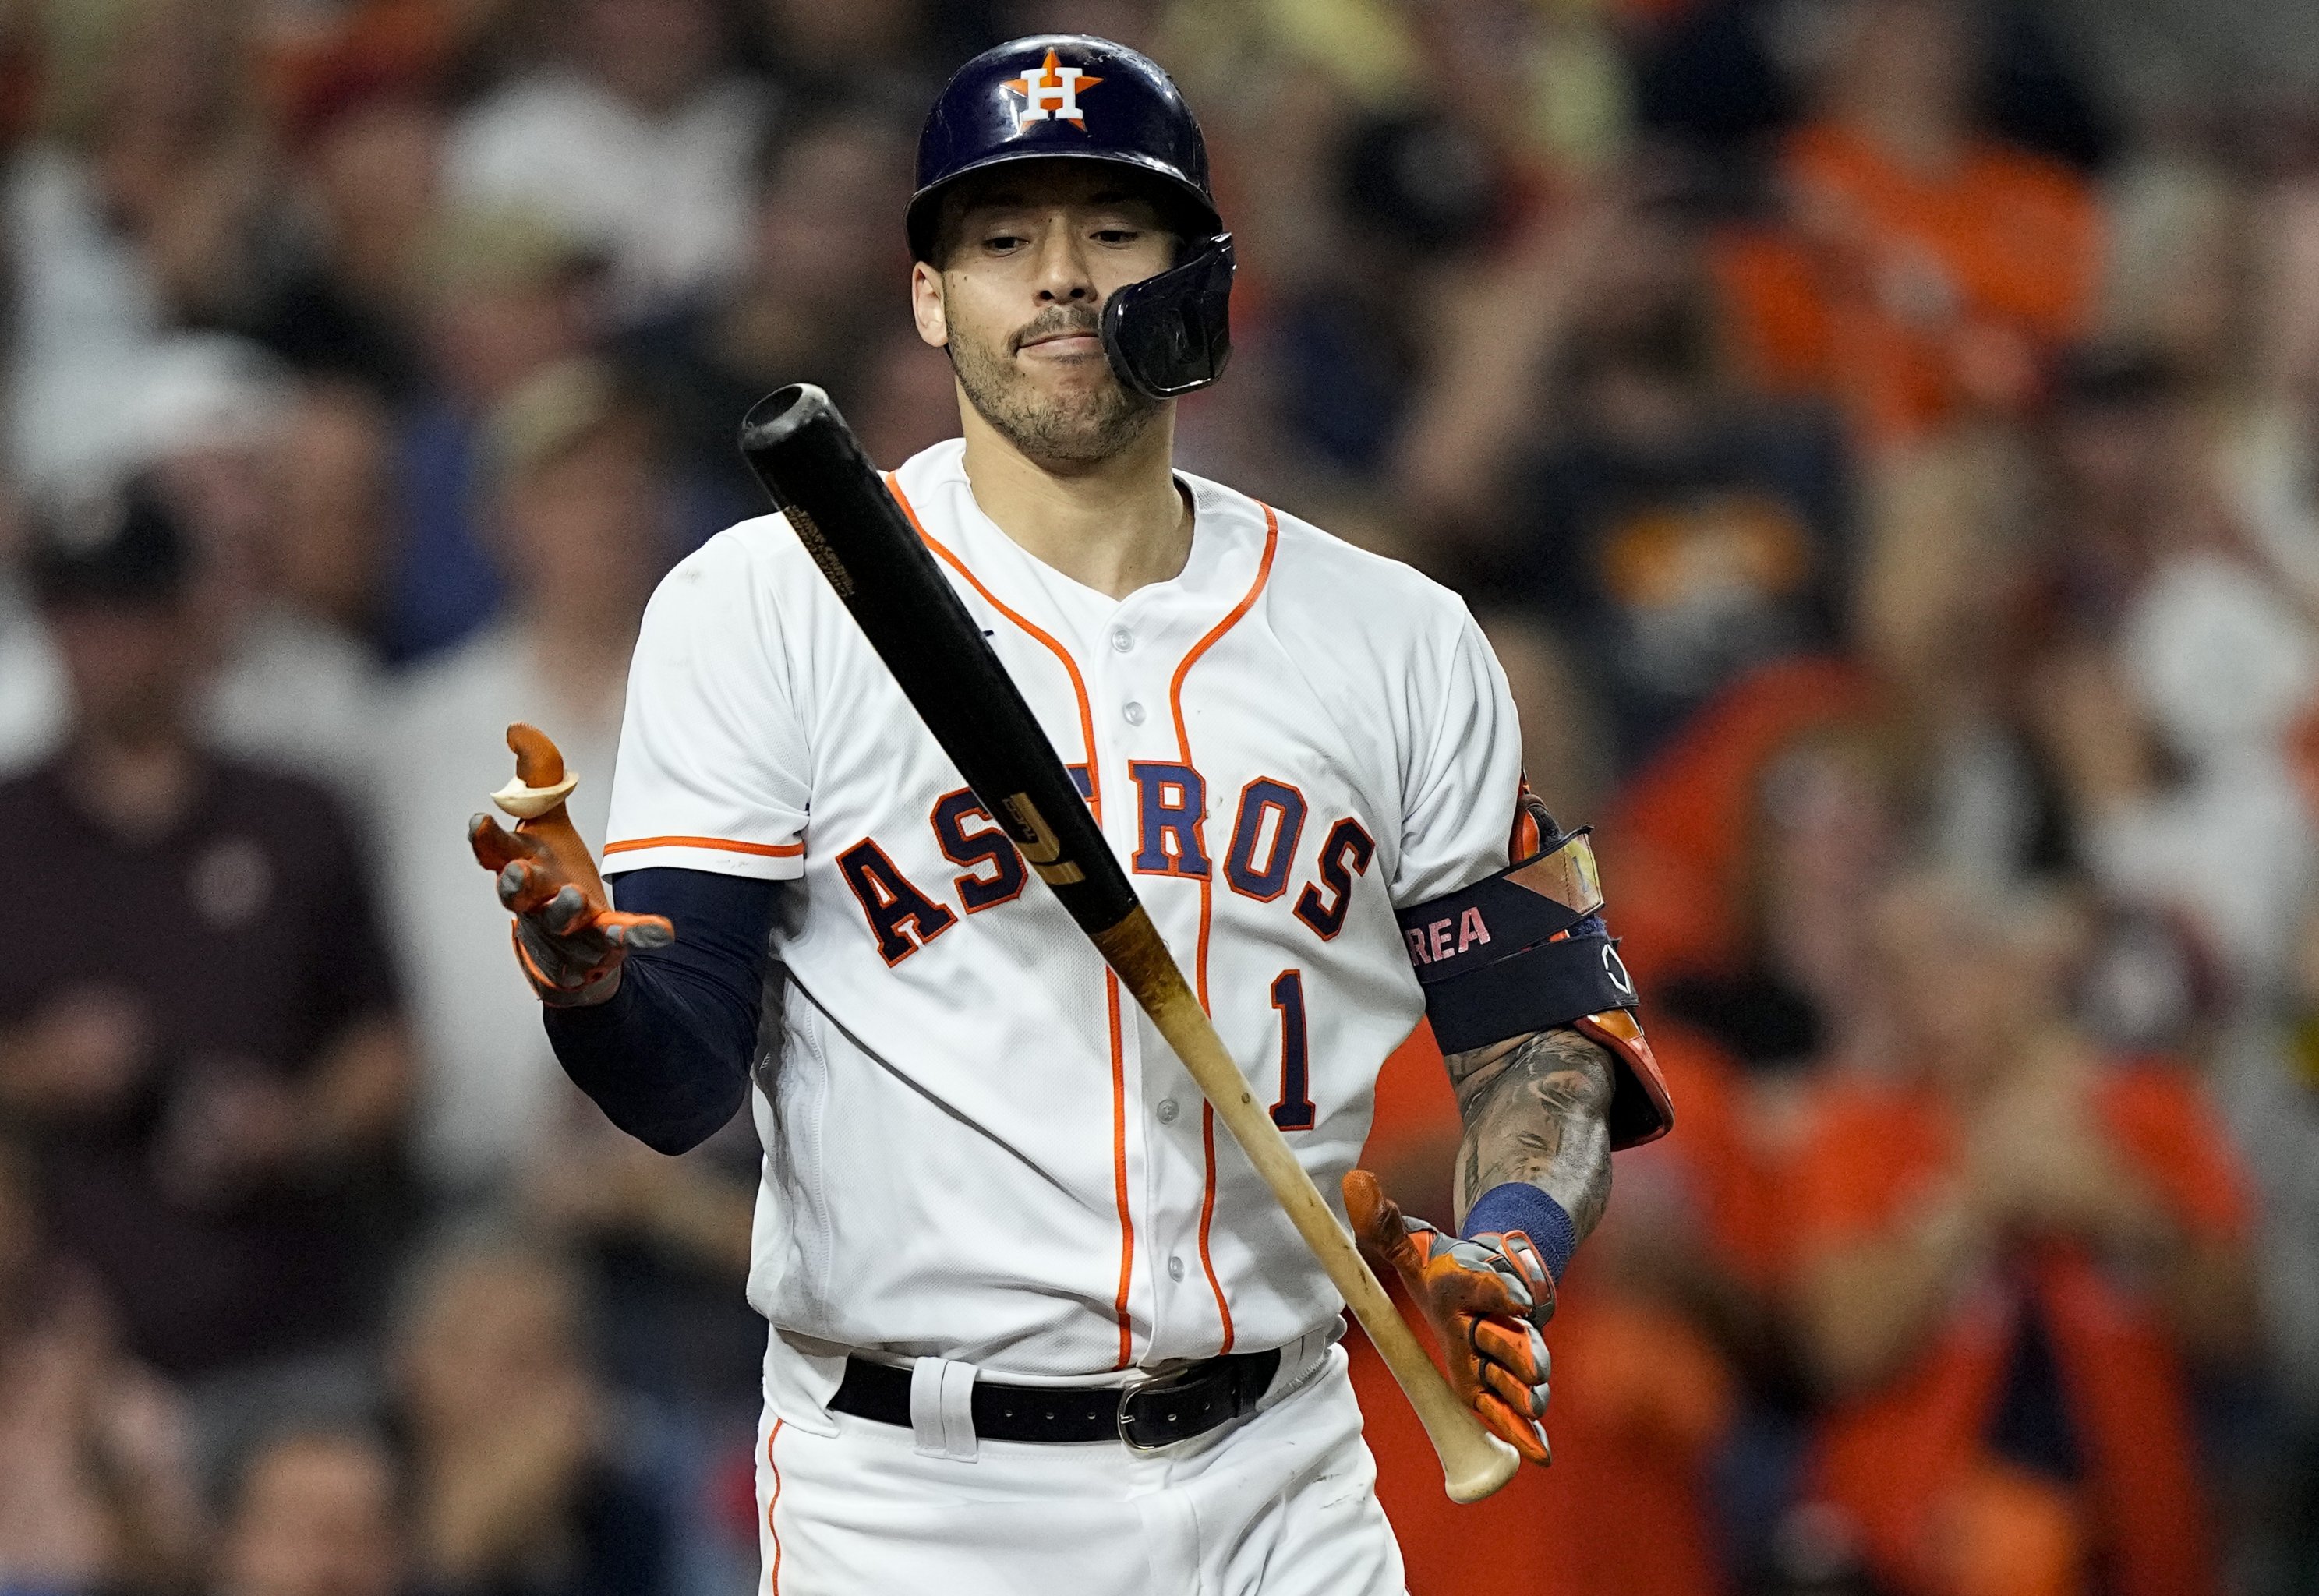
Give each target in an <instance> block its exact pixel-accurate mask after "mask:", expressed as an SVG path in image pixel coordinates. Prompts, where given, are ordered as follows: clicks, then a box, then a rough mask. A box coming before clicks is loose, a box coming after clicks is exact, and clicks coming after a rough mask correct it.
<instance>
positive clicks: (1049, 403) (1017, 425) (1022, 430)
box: [949, 305, 1160, 465]
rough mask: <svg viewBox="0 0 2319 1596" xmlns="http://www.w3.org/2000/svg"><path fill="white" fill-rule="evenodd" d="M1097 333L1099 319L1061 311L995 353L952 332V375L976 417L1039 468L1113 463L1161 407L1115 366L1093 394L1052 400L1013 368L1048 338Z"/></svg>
mask: <svg viewBox="0 0 2319 1596" xmlns="http://www.w3.org/2000/svg"><path fill="white" fill-rule="evenodd" d="M1096 329H1097V322H1096V312H1095V311H1091V310H1088V309H1086V308H1085V307H1082V306H1072V305H1058V306H1056V307H1054V308H1053V309H1052V310H1050V311H1045V312H1043V313H1042V314H1041V315H1040V316H1039V317H1038V318H1037V319H1035V320H1033V321H1031V322H1029V323H1028V324H1027V325H1025V326H1023V327H1020V328H1017V329H1015V331H1013V332H1011V333H1008V334H1005V335H1003V336H1002V337H1001V338H999V339H998V340H997V342H996V344H995V345H994V344H993V343H992V342H990V341H987V340H984V339H981V338H975V337H971V336H961V329H959V328H957V327H956V326H953V327H952V329H951V338H950V342H949V349H950V364H951V369H952V371H954V372H955V373H957V374H958V385H959V386H960V388H961V389H962V390H964V391H965V393H966V398H967V402H968V403H970V404H971V405H973V406H974V408H975V411H976V413H977V414H979V415H980V416H981V417H982V419H984V420H986V421H988V422H989V423H990V425H991V426H992V427H994V428H997V430H998V431H999V433H1000V434H1001V435H1003V436H1004V437H1006V440H1007V441H1008V442H1009V443H1012V444H1013V445H1014V446H1015V447H1016V448H1018V449H1020V450H1022V451H1023V453H1024V455H1028V456H1029V457H1030V458H1032V459H1033V460H1037V461H1040V462H1042V463H1050V464H1058V465H1063V464H1071V465H1080V464H1093V463H1094V462H1096V461H1098V460H1108V459H1110V458H1111V457H1112V456H1113V455H1116V454H1118V453H1119V452H1120V451H1121V450H1123V449H1124V448H1126V447H1127V446H1128V445H1130V444H1132V443H1133V442H1134V441H1135V440H1136V438H1137V437H1140V436H1141V434H1142V432H1143V429H1144V428H1146V427H1149V426H1150V425H1151V422H1152V419H1153V418H1155V417H1156V416H1158V415H1159V413H1160V401H1158V400H1156V399H1152V398H1150V397H1148V396H1147V395H1145V394H1142V393H1139V392H1136V391H1135V390H1133V389H1132V388H1130V387H1128V386H1127V384H1125V383H1122V382H1121V381H1120V380H1119V376H1118V374H1117V373H1115V372H1114V371H1113V370H1112V369H1111V365H1110V362H1109V361H1107V360H1106V361H1105V363H1104V366H1103V373H1102V377H1101V380H1100V381H1099V382H1097V383H1096V385H1095V388H1094V390H1093V392H1084V393H1076V394H1070V395H1067V396H1061V397H1058V396H1054V395H1051V394H1045V393H1042V392H1039V390H1038V387H1037V385H1036V384H1035V383H1033V381H1032V379H1031V378H1030V376H1029V375H1028V374H1025V373H1024V370H1023V369H1022V367H1021V366H1019V365H1016V364H1015V351H1016V350H1018V349H1020V348H1021V347H1023V345H1024V343H1026V342H1027V341H1029V340H1030V339H1032V338H1040V337H1042V336H1044V335H1046V334H1049V333H1058V332H1084V333H1090V334H1092V333H1094V332H1096Z"/></svg>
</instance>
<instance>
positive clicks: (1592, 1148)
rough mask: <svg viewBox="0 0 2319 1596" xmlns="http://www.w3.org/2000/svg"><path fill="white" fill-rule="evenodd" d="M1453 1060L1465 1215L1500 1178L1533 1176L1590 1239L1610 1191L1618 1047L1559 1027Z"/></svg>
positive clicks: (1460, 1203)
mask: <svg viewBox="0 0 2319 1596" xmlns="http://www.w3.org/2000/svg"><path fill="white" fill-rule="evenodd" d="M1447 1062H1448V1066H1449V1081H1450V1084H1451V1085H1452V1086H1454V1087H1456V1088H1457V1109H1458V1113H1459V1114H1460V1115H1461V1116H1462V1117H1463V1118H1464V1120H1465V1122H1466V1137H1465V1141H1464V1143H1463V1145H1462V1146H1460V1148H1459V1149H1458V1153H1457V1192H1456V1201H1457V1219H1458V1222H1460V1223H1463V1222H1464V1220H1465V1216H1466V1209H1468V1208H1470V1207H1472V1206H1473V1204H1474V1199H1475V1198H1476V1197H1478V1196H1480V1195H1482V1194H1483V1193H1484V1192H1486V1191H1488V1190H1489V1189H1490V1188H1491V1187H1492V1186H1501V1185H1503V1184H1504V1183H1505V1182H1507V1181H1510V1180H1520V1181H1526V1182H1528V1183H1529V1185H1531V1186H1536V1187H1538V1189H1539V1190H1540V1191H1542V1192H1544V1193H1546V1194H1547V1195H1548V1196H1550V1197H1552V1198H1553V1199H1554V1200H1555V1201H1556V1202H1557V1203H1559V1204H1562V1207H1563V1210H1564V1212H1565V1213H1568V1214H1569V1215H1570V1222H1571V1224H1572V1225H1573V1226H1574V1227H1575V1229H1576V1231H1577V1232H1578V1235H1579V1237H1580V1238H1581V1239H1582V1240H1583V1239H1584V1237H1585V1235H1586V1233H1587V1232H1588V1231H1592V1230H1593V1228H1594V1226H1595V1223H1596V1222H1598V1221H1599V1220H1601V1219H1602V1210H1603V1209H1604V1208H1605V1207H1607V1206H1609V1204H1610V1201H1611V1128H1610V1114H1611V1055H1610V1054H1609V1053H1608V1052H1607V1051H1605V1050H1603V1049H1602V1047H1600V1046H1599V1045H1597V1044H1596V1043H1594V1042H1592V1041H1588V1040H1587V1039H1586V1038H1585V1037H1584V1036H1582V1035H1580V1034H1579V1033H1578V1032H1575V1031H1571V1030H1567V1029H1558V1030H1554V1031H1539V1032H1533V1033H1532V1034H1530V1035H1529V1036H1525V1037H1523V1038H1521V1039H1520V1041H1515V1042H1512V1043H1511V1044H1509V1043H1506V1042H1493V1043H1492V1044H1491V1045H1490V1046H1488V1047H1485V1048H1476V1049H1475V1050H1473V1051H1471V1052H1466V1053H1453V1054H1451V1055H1450V1056H1449V1058H1448V1060H1447Z"/></svg>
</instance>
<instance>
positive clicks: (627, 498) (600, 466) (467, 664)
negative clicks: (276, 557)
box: [375, 363, 669, 1194]
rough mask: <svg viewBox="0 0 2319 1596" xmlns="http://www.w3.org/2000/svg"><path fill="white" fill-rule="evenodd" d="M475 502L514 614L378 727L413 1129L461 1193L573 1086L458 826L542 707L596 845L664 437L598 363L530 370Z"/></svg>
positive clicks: (659, 541)
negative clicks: (415, 1109) (514, 729)
mask: <svg viewBox="0 0 2319 1596" xmlns="http://www.w3.org/2000/svg"><path fill="white" fill-rule="evenodd" d="M482 453H483V464H482V465H481V467H480V469H479V472H478V480H477V488H476V493H477V503H476V509H477V512H478V514H479V516H480V518H482V519H483V522H484V523H485V524H486V525H487V526H489V527H490V528H491V530H492V535H493V537H494V538H495V540H496V542H497V544H498V546H499V548H500V550H501V553H502V554H503V555H504V556H505V558H504V564H505V566H506V569H507V571H508V573H509V577H510V582H511V583H512V584H513V592H512V595H511V600H510V606H509V609H508V612H507V614H506V616H505V617H504V618H502V619H501V621H500V622H499V623H497V624H496V625H494V626H492V627H490V628H489V629H487V630H485V631H483V632H482V633H480V634H478V635H477V636H474V637H472V638H470V639H469V640H468V641H467V642H465V644H462V645H460V646H459V647H458V648H456V650H453V651H451V652H450V653H448V654H443V655H441V656H440V657H438V658H437V659H434V660H430V661H429V662H428V663H426V664H424V665H422V666H420V667H418V668H416V669H414V670H413V671H411V672H409V673H408V674H407V675H406V676H405V677H404V678H403V679H402V681H400V682H399V683H398V684H397V685H396V687H395V688H394V689H393V691H392V693H391V695H390V698H389V699H388V701H387V703H386V706H385V708H384V710H383V715H382V717H381V721H380V725H379V726H378V732H377V745H376V752H377V755H378V763H377V766H376V773H375V780H376V782H377V790H378V794H379V798H380V804H381V810H382V816H383V824H384V826H385V844H386V873H387V879H388V883H389V887H390V901H391V902H392V904H393V907H394V925H395V929H396V933H397V934H398V936H399V937H400V939H401V945H402V962H403V964H404V966H405V968H406V969H408V970H409V971H410V975H411V995H412V1012H413V1016H414V1019H415V1021H416V1023H417V1026H418V1031H419V1035H420V1041H421V1043H422V1052H423V1055H424V1057H425V1059H426V1065H427V1071H428V1074H427V1079H426V1084H425V1087H424V1089H423V1091H422V1093H421V1095H420V1114H419V1147H420V1155H421V1158H422V1161H423V1164H424V1167H425V1168H426V1170H427V1172H428V1174H429V1177H430V1178H431V1179H432V1180H433V1181H434V1182H435V1183H436V1185H437V1186H438V1187H439V1188H441V1189H443V1190H445V1191H447V1192H449V1193H453V1194H473V1193H474V1192H475V1191H476V1190H477V1189H478V1188H485V1187H490V1186H497V1185H501V1184H503V1183H505V1182H506V1181H507V1180H509V1179H510V1177H512V1176H513V1175H514V1173H515V1172H516V1170H517V1168H518V1167H519V1165H520V1164H521V1163H522V1161H523V1160H524V1159H526V1158H527V1157H528V1156H529V1155H530V1154H532V1153H533V1152H534V1151H536V1150H539V1149H540V1148H542V1147H543V1146H544V1145H545V1143H544V1141H543V1138H544V1137H545V1135H546V1132H547V1129H548V1127H550V1126H551V1125H553V1124H554V1123H555V1116H556V1114H557V1105H558V1103H559V1101H560V1099H561V1095H562V1094H563V1093H564V1092H566V1091H567V1090H568V1089H569V1088H567V1087H564V1082H563V1077H562V1073H561V1071H559V1070H558V1069H557V1068H556V1065H555V1056H554V1054H553V1053H551V1052H550V1051H549V1050H548V1047H547V1039H546V1035H545V1034H544V1033H543V1032H541V1030H540V1027H539V1005H538V1002H537V999H536V998H534V997H533V996H532V994H531V989H530V987H528V985H526V983H525V982H524V979H523V977H522V974H521V972H520V971H519V970H518V969H517V968H516V965H515V961H514V960H513V958H512V957H511V956H510V953H509V951H508V942H507V936H508V930H507V915H506V914H505V912H504V911H502V910H501V908H500V906H498V904H497V903H495V902H494V901H492V895H491V894H490V893H489V892H488V891H481V892H479V891H477V890H476V881H477V876H476V872H475V861H474V858H473V856H472V855H470V854H469V852H468V851H467V847H466V843H465V825H466V821H467V818H468V816H471V815H473V814H474V813H475V812H476V811H477V810H479V809H483V808H485V807H488V799H489V795H490V794H491V793H492V792H494V791H496V790H497V789H499V788H501V787H502V786H504V785H506V783H507V780H508V778H509V775H510V772H511V771H512V770H513V769H514V767H513V766H512V764H510V758H511V756H510V754H509V753H508V751H507V746H506V744H505V742H504V741H503V738H504V735H505V732H506V729H507V726H508V724H509V723H510V721H516V720H531V721H537V723H538V724H539V725H540V726H541V727H542V728H543V729H545V730H546V731H547V732H548V733H550V734H551V735H553V736H554V737H555V740H556V741H557V743H558V744H561V745H562V747H563V749H564V757H565V760H566V761H567V762H568V763H569V765H570V768H571V769H572V770H573V771H575V772H577V773H578V774H579V776H580V777H581V784H580V788H579V790H578V792H577V793H576V794H575V795H574V796H573V799H572V804H571V807H572V816H573V823H574V824H575V825H577V826H578V827H579V830H580V834H581V835H582V837H583V838H585V839H586V840H587V842H588V843H589V846H590V847H591V849H593V848H600V847H601V846H602V845H603V835H604V821H605V816H606V814H607V812H608V806H609V804H610V801H611V788H612V760H613V753H614V751H615V749H616V748H617V747H618V734H619V726H620V709H621V703H622V695H623V693H624V690H625V684H626V681H627V663H628V654H629V651H630V649H631V648H632V647H633V646H634V644H635V641H636V626H637V622H638V620H639V619H640V618H641V617H642V615H643V613H644V605H645V599H646V598H647V597H648V596H649V595H650V593H651V591H652V586H653V583H654V581H655V580H657V579H658V577H659V576H660V574H661V573H662V571H663V568H664V566H665V551H666V549H667V548H668V546H669V537H668V527H667V526H666V515H665V509H666V505H665V493H664V485H665V469H664V449H663V444H662V442H661V438H660V435H659V431H658V428H657V427H656V426H655V424H654V417H653V416H652V414H651V413H650V411H649V410H647V409H645V405H644V402H643V401H641V400H639V399H638V398H637V397H636V395H635V394H634V393H632V392H627V391H625V390H623V389H622V388H621V386H620V385H619V384H618V382H617V381H616V380H615V378H614V377H613V376H612V375H611V374H609V372H607V371H606V370H604V369H603V368H601V367H600V366H597V365H592V364H588V363H574V364H570V365H560V366H556V367H554V368H552V369H550V370H547V371H545V372H543V373H541V374H538V375H537V377H535V378H534V379H533V380H532V381H531V382H530V383H527V384H525V385H524V386H522V387H521V388H520V389H519V390H518V391H517V392H515V393H514V394H513V395H512V396H511V397H510V398H509V399H508V400H507V401H505V402H504V403H503V404H502V405H501V407H500V408H499V410H496V411H495V412H493V414H492V418H491V421H490V425H489V428H488V429H487V433H486V439H485V442H484V444H483V449H482Z"/></svg>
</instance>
